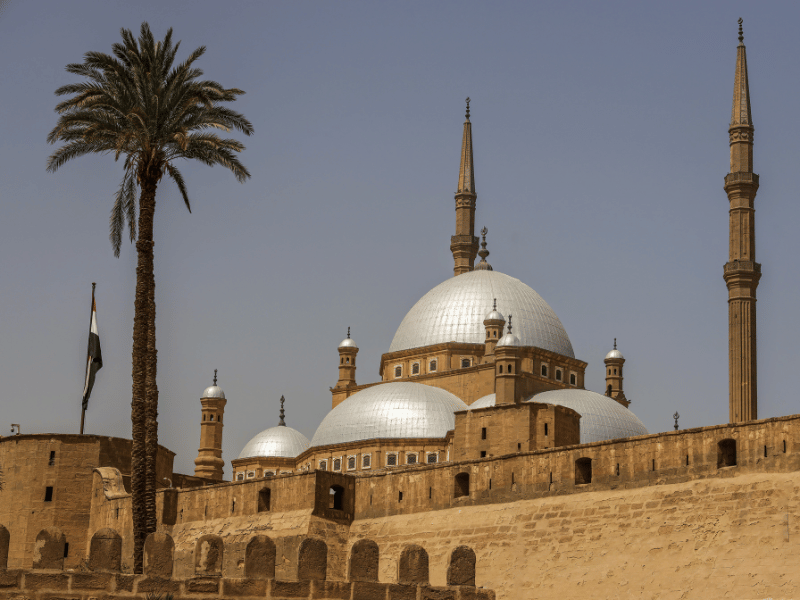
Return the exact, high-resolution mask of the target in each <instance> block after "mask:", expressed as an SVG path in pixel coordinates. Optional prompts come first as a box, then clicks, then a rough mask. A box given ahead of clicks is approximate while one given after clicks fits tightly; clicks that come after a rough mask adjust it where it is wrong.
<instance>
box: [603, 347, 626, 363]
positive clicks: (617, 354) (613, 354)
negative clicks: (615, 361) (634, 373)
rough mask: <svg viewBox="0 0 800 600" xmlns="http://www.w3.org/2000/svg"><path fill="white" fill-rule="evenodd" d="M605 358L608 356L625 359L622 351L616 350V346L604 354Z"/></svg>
mask: <svg viewBox="0 0 800 600" xmlns="http://www.w3.org/2000/svg"><path fill="white" fill-rule="evenodd" d="M606 358H607V359H608V358H622V359H623V360H624V359H625V357H624V356H622V352H620V351H619V350H617V349H616V348H614V349H613V350H612V351H611V352H609V353H608V354H606Z"/></svg>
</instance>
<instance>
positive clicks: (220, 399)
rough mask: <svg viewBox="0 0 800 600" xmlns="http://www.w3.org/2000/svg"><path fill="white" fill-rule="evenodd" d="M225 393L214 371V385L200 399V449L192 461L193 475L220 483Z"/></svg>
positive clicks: (222, 461) (222, 462) (223, 464)
mask: <svg viewBox="0 0 800 600" xmlns="http://www.w3.org/2000/svg"><path fill="white" fill-rule="evenodd" d="M225 404H227V400H226V399H225V392H223V391H222V388H221V387H219V386H218V385H217V370H216V369H214V384H213V385H210V386H209V387H207V388H206V389H205V390H204V391H203V396H202V398H200V406H201V413H202V420H201V421H200V448H199V450H198V452H197V458H196V459H194V464H195V468H194V474H195V475H196V476H197V477H205V478H206V479H213V480H215V481H222V468H223V467H224V466H225V461H224V460H222V427H223V424H222V416H223V414H225Z"/></svg>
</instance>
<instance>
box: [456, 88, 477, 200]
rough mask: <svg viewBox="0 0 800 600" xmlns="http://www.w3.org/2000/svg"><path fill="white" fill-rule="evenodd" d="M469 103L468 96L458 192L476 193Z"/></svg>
mask: <svg viewBox="0 0 800 600" xmlns="http://www.w3.org/2000/svg"><path fill="white" fill-rule="evenodd" d="M469 103H470V99H469V98H467V113H466V121H464V135H463V137H462V139H461V164H460V165H459V169H458V191H457V192H456V194H471V195H475V167H474V166H473V164H472V123H471V122H470V120H469Z"/></svg>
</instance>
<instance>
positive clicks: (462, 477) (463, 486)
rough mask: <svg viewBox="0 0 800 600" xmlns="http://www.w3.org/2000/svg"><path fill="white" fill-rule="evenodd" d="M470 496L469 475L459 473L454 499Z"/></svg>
mask: <svg viewBox="0 0 800 600" xmlns="http://www.w3.org/2000/svg"><path fill="white" fill-rule="evenodd" d="M462 496H469V473H459V474H458V475H456V478H455V486H454V488H453V497H454V498H461V497H462Z"/></svg>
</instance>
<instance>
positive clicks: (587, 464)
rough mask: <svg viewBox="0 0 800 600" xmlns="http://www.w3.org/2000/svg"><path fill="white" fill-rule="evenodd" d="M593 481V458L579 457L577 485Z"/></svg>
mask: <svg viewBox="0 0 800 600" xmlns="http://www.w3.org/2000/svg"><path fill="white" fill-rule="evenodd" d="M587 483H592V459H591V458H586V457H584V458H579V459H578V460H576V461H575V485H586V484H587Z"/></svg>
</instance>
